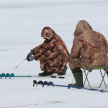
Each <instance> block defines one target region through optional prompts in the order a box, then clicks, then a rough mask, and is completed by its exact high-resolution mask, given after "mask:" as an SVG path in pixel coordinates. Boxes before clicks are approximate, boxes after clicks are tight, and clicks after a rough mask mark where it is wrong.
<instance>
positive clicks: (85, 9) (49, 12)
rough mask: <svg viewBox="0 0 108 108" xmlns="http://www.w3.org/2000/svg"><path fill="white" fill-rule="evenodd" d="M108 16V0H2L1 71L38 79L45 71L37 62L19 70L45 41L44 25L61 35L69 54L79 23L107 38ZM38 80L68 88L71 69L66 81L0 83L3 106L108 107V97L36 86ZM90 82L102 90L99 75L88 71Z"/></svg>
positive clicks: (1, 107)
mask: <svg viewBox="0 0 108 108" xmlns="http://www.w3.org/2000/svg"><path fill="white" fill-rule="evenodd" d="M107 13H108V1H107V0H0V61H1V63H0V73H14V74H15V75H38V73H39V72H41V70H40V64H39V62H36V61H33V62H27V61H25V62H23V63H22V64H21V65H20V66H19V67H18V68H17V69H15V67H16V66H17V65H18V64H19V63H20V62H22V61H23V60H24V59H25V58H26V55H27V54H28V52H29V51H30V50H31V49H32V48H34V47H35V46H37V45H39V44H41V43H42V42H43V39H42V38H41V30H42V28H43V27H45V26H50V27H51V28H52V29H54V30H55V32H56V33H57V34H58V35H60V36H61V37H62V39H63V40H64V41H65V43H66V45H67V47H68V49H69V52H70V51H71V47H72V41H73V32H74V30H75V27H76V24H77V22H78V21H79V20H83V19H84V20H87V21H88V22H89V23H90V25H91V26H92V27H93V29H94V30H96V31H99V32H101V33H102V34H103V35H104V36H105V37H106V38H107V39H108V35H107V34H108V14H107ZM34 79H35V80H37V81H39V80H42V81H53V82H54V84H65V85H67V84H69V83H72V80H73V76H72V74H71V71H70V69H69V68H68V71H67V74H66V78H65V79H58V78H56V79H52V78H50V77H43V78H41V77H36V78H12V79H8V78H7V79H4V78H3V79H0V108H50V107H51V108H59V107H61V108H108V101H107V97H108V93H99V92H96V91H87V90H77V89H72V88H71V89H67V88H60V87H47V86H45V87H44V88H42V87H41V86H38V87H34V88H33V86H32V81H33V80H34ZM89 79H90V82H91V85H92V86H93V87H96V86H98V85H99V83H100V81H101V77H100V73H99V72H97V71H94V72H92V73H90V75H89ZM105 79H106V83H107V85H108V81H107V77H106V78H105ZM85 86H86V87H88V85H87V84H86V85H85ZM102 87H104V85H102Z"/></svg>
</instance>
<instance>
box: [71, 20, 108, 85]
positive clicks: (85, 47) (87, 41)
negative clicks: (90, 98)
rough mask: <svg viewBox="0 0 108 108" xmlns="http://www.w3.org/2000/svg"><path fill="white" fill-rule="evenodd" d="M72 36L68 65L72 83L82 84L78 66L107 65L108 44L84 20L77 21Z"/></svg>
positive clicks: (80, 71)
mask: <svg viewBox="0 0 108 108" xmlns="http://www.w3.org/2000/svg"><path fill="white" fill-rule="evenodd" d="M74 37H75V38H74V40H73V46H72V49H71V53H70V60H69V66H70V69H71V70H72V73H73V75H74V77H75V79H76V84H73V85H75V86H83V78H82V77H83V76H82V70H81V69H80V68H83V69H89V68H90V67H96V66H107V53H108V44H107V40H106V39H105V37H104V36H103V35H102V34H101V33H99V32H96V31H94V30H93V29H92V27H91V26H90V25H89V24H88V23H87V22H86V21H85V20H81V21H79V22H78V24H77V26H76V29H75V32H74ZM78 80H79V81H78Z"/></svg>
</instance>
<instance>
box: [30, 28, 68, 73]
mask: <svg viewBox="0 0 108 108" xmlns="http://www.w3.org/2000/svg"><path fill="white" fill-rule="evenodd" d="M41 36H42V37H43V38H44V39H45V41H44V42H43V43H42V44H41V45H39V46H37V47H35V48H34V49H32V50H31V51H32V52H33V54H34V55H35V60H39V61H40V68H41V70H42V71H45V72H52V73H62V72H63V69H64V67H65V66H66V65H67V60H66V58H67V56H69V53H68V49H67V47H66V45H65V43H64V42H63V40H62V39H61V38H60V36H58V35H57V34H56V33H55V32H54V31H53V30H52V29H51V28H49V27H45V28H43V30H42V33H41Z"/></svg>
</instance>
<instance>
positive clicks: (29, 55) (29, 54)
mask: <svg viewBox="0 0 108 108" xmlns="http://www.w3.org/2000/svg"><path fill="white" fill-rule="evenodd" d="M32 54H33V52H32V51H31V52H29V53H28V55H27V60H28V61H30V60H29V57H31V55H32Z"/></svg>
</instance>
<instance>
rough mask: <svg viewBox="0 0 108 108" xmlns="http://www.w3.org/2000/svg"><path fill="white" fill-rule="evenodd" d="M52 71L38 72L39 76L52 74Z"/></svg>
mask: <svg viewBox="0 0 108 108" xmlns="http://www.w3.org/2000/svg"><path fill="white" fill-rule="evenodd" d="M52 74H53V73H51V72H43V73H39V74H38V75H39V76H48V75H52Z"/></svg>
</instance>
